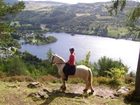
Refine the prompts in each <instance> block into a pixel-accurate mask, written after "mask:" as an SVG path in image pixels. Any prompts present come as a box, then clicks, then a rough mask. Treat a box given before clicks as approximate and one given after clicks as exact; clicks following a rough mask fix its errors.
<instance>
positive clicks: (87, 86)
mask: <svg viewBox="0 0 140 105" xmlns="http://www.w3.org/2000/svg"><path fill="white" fill-rule="evenodd" d="M85 82H86V87H85V89H84V90H83V92H84V93H87V90H88V88H89V84H88V81H85Z"/></svg>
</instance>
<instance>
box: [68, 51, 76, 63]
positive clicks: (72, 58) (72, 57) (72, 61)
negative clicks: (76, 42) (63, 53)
mask: <svg viewBox="0 0 140 105" xmlns="http://www.w3.org/2000/svg"><path fill="white" fill-rule="evenodd" d="M68 63H69V64H70V65H75V53H72V54H70V57H69V61H68Z"/></svg>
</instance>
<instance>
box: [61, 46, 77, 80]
mask: <svg viewBox="0 0 140 105" xmlns="http://www.w3.org/2000/svg"><path fill="white" fill-rule="evenodd" d="M69 51H70V56H69V60H68V62H67V63H66V65H65V66H64V69H63V70H64V74H65V80H66V81H67V80H68V75H73V74H74V73H75V53H74V48H70V49H69Z"/></svg>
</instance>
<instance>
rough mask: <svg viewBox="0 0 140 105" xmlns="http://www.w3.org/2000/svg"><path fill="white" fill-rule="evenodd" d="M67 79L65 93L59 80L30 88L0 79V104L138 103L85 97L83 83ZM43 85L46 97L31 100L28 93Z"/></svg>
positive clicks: (121, 98) (118, 104)
mask: <svg viewBox="0 0 140 105" xmlns="http://www.w3.org/2000/svg"><path fill="white" fill-rule="evenodd" d="M44 78H45V77H43V79H44ZM49 78H50V77H49ZM51 78H52V77H51ZM45 79H46V78H45ZM69 81H70V82H68V83H67V90H66V92H65V93H63V92H60V91H58V89H59V88H60V86H61V83H60V82H56V83H53V82H49V81H48V82H41V84H42V86H41V87H38V88H34V89H30V88H28V87H27V85H28V84H29V82H25V81H23V82H8V81H7V82H3V81H0V105H140V103H135V102H132V103H128V102H125V101H124V98H123V97H118V98H115V99H111V98H101V97H99V96H95V95H90V96H88V97H85V96H84V95H83V94H82V92H83V89H84V86H85V84H83V82H82V83H78V82H75V83H71V81H73V79H70V80H69ZM44 87H45V88H47V89H48V91H49V92H50V93H49V95H48V97H47V98H46V99H37V100H33V99H32V98H31V97H29V94H31V93H35V92H38V91H40V90H41V89H42V88H44ZM94 88H98V89H102V90H104V89H106V86H94ZM107 89H108V88H107Z"/></svg>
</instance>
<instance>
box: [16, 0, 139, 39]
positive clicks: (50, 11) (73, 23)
mask: <svg viewBox="0 0 140 105" xmlns="http://www.w3.org/2000/svg"><path fill="white" fill-rule="evenodd" d="M110 4H111V3H110V2H98V3H92V4H86V3H79V4H64V3H56V2H45V1H42V2H39V1H38V2H37V1H30V2H25V5H26V8H25V10H24V11H23V12H22V13H20V14H19V15H18V16H17V17H16V20H17V21H19V22H20V23H21V24H31V25H33V26H38V27H41V26H42V25H43V26H44V27H45V28H47V29H48V30H49V31H52V32H69V33H80V34H90V35H99V36H110V37H116V36H117V37H123V36H124V35H127V34H128V31H127V30H126V28H125V20H126V15H127V13H128V11H129V10H131V9H132V8H133V7H135V6H136V5H137V2H134V1H128V2H127V4H126V8H125V9H124V11H122V12H120V13H118V15H116V16H110V14H109V13H108V10H107V6H109V5H110ZM116 28H118V30H119V33H118V32H115V30H116ZM20 29H22V28H20ZM110 30H111V31H110ZM112 30H114V31H112ZM122 31H124V32H122ZM113 35H115V36H113ZM127 36H128V35H127ZM128 37H131V35H129V36H128Z"/></svg>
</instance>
